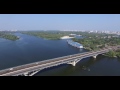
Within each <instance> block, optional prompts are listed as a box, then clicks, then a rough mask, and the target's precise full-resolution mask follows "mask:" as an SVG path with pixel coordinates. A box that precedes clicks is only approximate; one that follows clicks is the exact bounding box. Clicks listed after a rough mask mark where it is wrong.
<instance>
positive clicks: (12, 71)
mask: <svg viewBox="0 0 120 90" xmlns="http://www.w3.org/2000/svg"><path fill="white" fill-rule="evenodd" d="M119 48H120V46H114V47H109V48H104V49H101V50H98V51H89V52H84V53H79V54H73V55H68V56H63V57H58V58H54V59H49V60H44V61H39V62H34V63H30V64H25V65H20V66H17V67H12V68H8V69H4V70H0V76H19V75H24V76H33V75H35V74H36V73H37V72H39V71H41V70H43V69H45V68H50V67H53V66H58V65H60V64H71V65H73V66H75V65H76V63H77V62H79V61H80V60H82V59H83V58H87V57H93V58H96V57H97V55H99V54H104V53H107V52H109V51H110V50H117V49H119Z"/></svg>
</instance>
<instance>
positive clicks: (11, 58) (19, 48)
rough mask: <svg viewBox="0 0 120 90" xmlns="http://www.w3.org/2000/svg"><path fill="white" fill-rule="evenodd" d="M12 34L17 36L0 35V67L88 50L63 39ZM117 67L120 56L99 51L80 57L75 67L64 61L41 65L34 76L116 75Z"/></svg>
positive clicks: (119, 67)
mask: <svg viewBox="0 0 120 90" xmlns="http://www.w3.org/2000/svg"><path fill="white" fill-rule="evenodd" d="M15 35H17V36H19V37H20V39H19V40H17V41H11V40H6V39H3V38H0V70H2V69H6V68H10V67H14V66H18V65H23V64H28V63H32V62H36V61H42V60H47V59H52V58H57V57H61V56H66V55H71V54H77V53H83V52H86V51H87V50H85V49H77V48H74V47H72V46H70V45H68V44H67V42H66V40H47V39H42V38H38V37H35V36H30V35H25V34H21V33H15ZM119 70H120V59H118V58H109V57H106V56H103V55H98V56H97V58H96V59H93V58H92V57H89V58H85V59H82V60H81V61H80V62H79V63H77V64H76V66H75V67H73V66H72V65H67V64H64V65H60V66H56V67H51V68H49V69H44V70H42V71H40V72H39V73H37V74H36V75H35V76H118V75H120V71H119Z"/></svg>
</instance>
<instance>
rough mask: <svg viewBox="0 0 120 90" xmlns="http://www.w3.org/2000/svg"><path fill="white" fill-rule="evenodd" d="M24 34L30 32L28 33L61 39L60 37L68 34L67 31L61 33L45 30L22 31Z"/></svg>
mask: <svg viewBox="0 0 120 90" xmlns="http://www.w3.org/2000/svg"><path fill="white" fill-rule="evenodd" d="M22 33H23V34H28V35H33V36H37V37H41V38H46V39H53V40H56V39H60V37H63V36H65V35H68V34H67V33H60V32H55V31H53V32H44V31H39V32H32V31H31V32H30V31H29V32H22Z"/></svg>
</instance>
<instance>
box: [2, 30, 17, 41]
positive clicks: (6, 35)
mask: <svg viewBox="0 0 120 90" xmlns="http://www.w3.org/2000/svg"><path fill="white" fill-rule="evenodd" d="M0 38H5V39H8V40H13V41H15V40H17V39H19V38H18V37H17V36H15V35H12V34H11V33H6V32H0Z"/></svg>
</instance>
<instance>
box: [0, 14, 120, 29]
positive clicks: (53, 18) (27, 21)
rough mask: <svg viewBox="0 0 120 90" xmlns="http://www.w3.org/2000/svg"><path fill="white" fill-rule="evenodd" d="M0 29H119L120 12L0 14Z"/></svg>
mask: <svg viewBox="0 0 120 90" xmlns="http://www.w3.org/2000/svg"><path fill="white" fill-rule="evenodd" d="M0 30H98V31H103V30H109V31H120V14H0Z"/></svg>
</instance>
